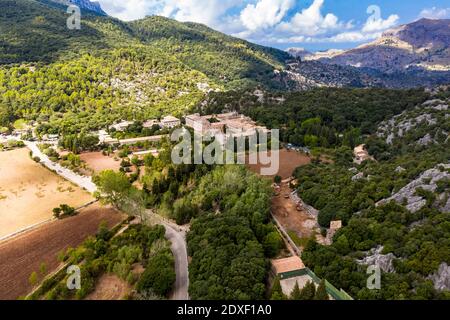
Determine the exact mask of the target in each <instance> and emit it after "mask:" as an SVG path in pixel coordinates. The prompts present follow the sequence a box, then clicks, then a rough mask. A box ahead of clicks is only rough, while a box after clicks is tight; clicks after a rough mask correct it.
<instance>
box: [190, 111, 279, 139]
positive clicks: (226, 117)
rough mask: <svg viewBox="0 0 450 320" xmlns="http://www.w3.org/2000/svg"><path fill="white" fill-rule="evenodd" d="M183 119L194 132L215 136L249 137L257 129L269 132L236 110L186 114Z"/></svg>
mask: <svg viewBox="0 0 450 320" xmlns="http://www.w3.org/2000/svg"><path fill="white" fill-rule="evenodd" d="M185 120H186V126H187V127H190V128H193V129H194V130H195V131H196V132H200V133H202V134H203V135H206V134H210V135H214V136H216V137H218V136H219V137H220V136H225V135H231V136H233V137H235V138H237V137H249V136H252V135H254V134H255V133H256V132H257V131H258V132H264V133H270V131H269V130H268V129H267V128H266V127H263V126H259V125H258V124H257V123H256V122H255V121H253V120H252V119H251V118H249V117H246V116H244V115H241V114H239V113H237V112H230V113H222V114H217V115H206V116H201V115H200V114H198V113H196V114H192V115H189V116H186V118H185ZM223 141H225V139H223Z"/></svg>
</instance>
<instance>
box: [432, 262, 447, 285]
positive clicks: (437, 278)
mask: <svg viewBox="0 0 450 320" xmlns="http://www.w3.org/2000/svg"><path fill="white" fill-rule="evenodd" d="M428 278H429V279H430V280H431V281H433V284H434V288H435V289H436V290H437V291H445V290H450V266H448V265H447V264H446V263H442V264H441V265H440V266H439V269H438V271H437V272H436V273H435V274H433V275H431V276H429V277H428Z"/></svg>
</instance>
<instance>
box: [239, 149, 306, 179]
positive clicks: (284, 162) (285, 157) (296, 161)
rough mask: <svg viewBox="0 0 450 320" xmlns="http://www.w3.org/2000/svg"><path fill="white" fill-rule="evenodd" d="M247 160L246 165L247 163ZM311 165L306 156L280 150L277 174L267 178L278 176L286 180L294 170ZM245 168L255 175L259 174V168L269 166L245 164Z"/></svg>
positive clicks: (267, 166)
mask: <svg viewBox="0 0 450 320" xmlns="http://www.w3.org/2000/svg"><path fill="white" fill-rule="evenodd" d="M270 155H271V152H269V156H270ZM248 162H249V161H248V158H247V161H246V163H248ZM309 163H311V158H310V157H309V156H307V155H306V154H303V153H299V152H296V151H289V150H286V149H282V150H280V167H279V169H278V173H277V174H275V175H273V176H268V178H274V177H275V176H276V175H279V176H280V177H282V178H283V179H287V178H289V177H291V176H292V174H293V173H294V170H295V169H296V168H297V167H300V166H304V165H306V164H309ZM247 167H248V168H249V169H250V170H251V171H252V172H255V173H257V174H260V173H261V168H269V167H270V165H263V164H261V163H259V164H247Z"/></svg>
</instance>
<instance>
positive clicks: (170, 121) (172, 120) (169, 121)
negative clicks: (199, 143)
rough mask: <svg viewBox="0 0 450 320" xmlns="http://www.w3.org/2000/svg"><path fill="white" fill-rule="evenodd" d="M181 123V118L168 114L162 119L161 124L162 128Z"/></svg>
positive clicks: (172, 126) (173, 126)
mask: <svg viewBox="0 0 450 320" xmlns="http://www.w3.org/2000/svg"><path fill="white" fill-rule="evenodd" d="M179 125H181V121H180V119H178V118H176V117H174V116H166V117H164V118H163V119H162V120H161V123H160V126H161V127H162V128H170V129H171V128H175V127H178V126H179Z"/></svg>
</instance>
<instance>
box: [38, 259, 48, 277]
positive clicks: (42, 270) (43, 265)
mask: <svg viewBox="0 0 450 320" xmlns="http://www.w3.org/2000/svg"><path fill="white" fill-rule="evenodd" d="M39 271H40V273H41V275H42V276H45V275H46V274H47V264H46V263H45V262H42V263H41V265H40V266H39Z"/></svg>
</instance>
